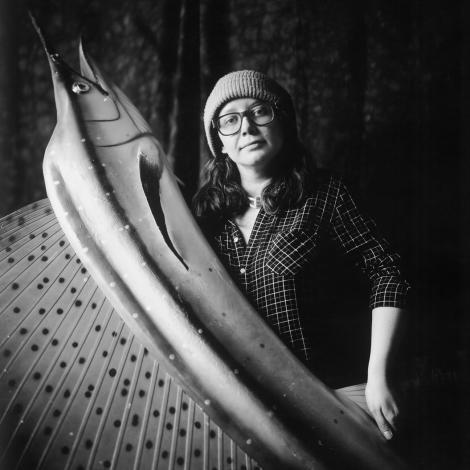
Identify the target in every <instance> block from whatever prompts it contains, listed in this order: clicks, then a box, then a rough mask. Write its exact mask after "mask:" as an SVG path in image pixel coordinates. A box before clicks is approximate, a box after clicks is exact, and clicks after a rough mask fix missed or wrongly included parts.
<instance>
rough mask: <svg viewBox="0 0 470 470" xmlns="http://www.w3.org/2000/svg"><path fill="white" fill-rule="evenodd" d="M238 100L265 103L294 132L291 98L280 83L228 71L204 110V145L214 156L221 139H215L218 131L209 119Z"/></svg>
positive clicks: (251, 73) (245, 72)
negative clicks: (269, 105)
mask: <svg viewBox="0 0 470 470" xmlns="http://www.w3.org/2000/svg"><path fill="white" fill-rule="evenodd" d="M238 98H254V99H259V100H263V101H267V102H268V103H270V104H271V105H273V106H274V107H275V108H277V109H278V110H280V111H281V112H282V113H283V114H284V115H285V117H286V118H287V121H288V122H289V123H290V124H291V125H292V126H293V129H295V130H296V129H297V124H296V119H295V111H294V106H293V104H292V99H291V97H290V95H289V93H288V92H287V91H286V90H285V89H284V88H283V87H282V86H281V85H279V83H277V82H276V81H274V80H273V79H272V78H269V77H268V76H266V75H265V74H263V73H261V72H256V71H254V70H238V71H236V72H231V73H229V74H227V75H224V76H223V77H222V78H220V79H219V81H218V82H217V83H216V84H215V86H214V88H213V90H212V92H211V94H210V95H209V97H208V98H207V101H206V106H205V108H204V129H205V131H206V137H207V143H208V145H209V148H210V150H211V152H212V154H213V155H214V156H217V152H218V151H220V139H219V137H218V136H217V129H215V128H214V127H213V126H212V120H213V119H214V118H215V117H216V116H217V114H218V113H219V111H220V109H221V108H222V107H223V106H224V105H225V104H226V103H228V102H229V101H232V100H235V99H238Z"/></svg>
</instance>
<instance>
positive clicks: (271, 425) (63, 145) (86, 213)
mask: <svg viewBox="0 0 470 470" xmlns="http://www.w3.org/2000/svg"><path fill="white" fill-rule="evenodd" d="M43 44H44V46H45V49H46V53H47V56H48V60H49V63H50V67H51V72H52V79H53V85H54V94H55V102H56V107H57V125H56V127H55V130H54V132H53V135H52V137H51V139H50V142H49V144H48V146H47V149H46V151H45V157H44V163H43V169H44V176H45V181H46V188H47V194H48V197H49V199H50V201H51V204H52V207H53V209H54V211H55V213H56V216H57V218H58V220H59V222H60V224H61V226H62V228H63V230H64V232H65V234H66V235H67V237H68V239H69V241H70V243H71V245H72V247H73V248H74V250H75V251H76V253H77V255H78V256H79V257H80V259H81V260H82V262H83V263H84V264H85V266H86V267H87V268H88V270H89V272H90V273H91V275H92V276H93V278H94V279H95V281H96V282H97V283H98V285H99V286H100V288H101V289H102V290H103V292H104V293H105V295H106V296H107V297H108V299H109V300H110V302H111V303H112V304H113V306H114V308H115V309H116V311H117V312H118V313H119V315H121V317H122V318H123V319H124V321H125V322H126V323H127V324H128V325H129V327H130V328H131V329H132V331H133V332H134V334H135V335H136V336H137V337H138V338H139V339H140V340H141V341H142V343H143V344H144V345H145V346H146V347H147V348H149V350H151V351H152V353H153V354H154V355H155V356H156V357H157V358H158V359H159V360H160V361H161V362H162V363H163V364H164V365H165V366H166V367H167V368H168V370H169V371H170V372H171V373H172V374H173V375H174V377H175V378H176V379H177V380H178V381H179V382H180V383H181V384H182V385H183V386H184V387H185V388H186V389H187V390H188V391H189V393H190V394H191V395H192V396H193V398H194V399H195V400H196V401H197V402H198V403H199V404H200V406H201V407H202V408H203V409H204V410H205V412H206V413H207V414H208V415H209V416H210V417H211V418H213V419H214V420H215V421H216V422H217V423H218V424H219V426H221V427H222V428H223V429H224V430H225V432H227V433H228V434H229V435H230V436H231V437H232V438H233V439H235V440H236V441H237V442H238V443H239V445H240V446H241V447H242V448H243V449H244V450H245V451H246V452H247V453H248V454H249V455H251V456H252V457H253V458H255V459H256V460H257V461H258V462H259V463H260V464H261V465H262V466H263V468H265V469H279V468H283V469H299V470H300V469H320V470H321V469H325V468H330V466H331V465H333V464H334V465H339V462H340V465H341V467H340V468H345V469H346V468H354V469H358V468H364V469H377V468H381V469H383V470H392V469H404V468H407V467H406V466H405V464H404V463H403V462H402V461H401V459H400V458H399V457H397V456H396V455H395V454H394V453H393V452H392V450H391V449H390V447H389V446H388V445H387V443H386V441H385V439H384V438H383V437H382V436H381V434H380V432H379V431H378V429H377V428H376V426H375V425H374V424H373V422H372V420H371V419H370V417H369V416H368V415H367V414H366V413H364V412H363V411H362V410H361V409H359V407H357V406H356V405H355V404H353V403H352V402H350V401H349V400H348V399H347V398H345V397H343V396H341V395H340V394H338V393H335V392H334V391H332V390H330V389H329V388H328V387H326V386H325V385H324V384H323V383H322V382H320V381H319V380H318V379H317V378H316V377H315V376H314V375H312V374H311V372H309V371H308V370H307V369H306V368H305V367H304V366H303V365H302V364H301V362H300V361H298V360H297V359H296V358H295V356H294V355H293V354H292V353H291V352H290V351H289V349H288V348H287V347H286V346H285V345H284V344H283V343H282V342H281V341H280V339H279V338H278V337H277V336H276V334H275V333H274V332H273V331H272V330H271V329H270V327H269V326H268V325H267V324H266V323H265V321H264V320H263V319H262V318H261V317H260V316H259V315H258V313H257V312H256V311H255V310H254V309H253V307H252V306H251V305H250V304H249V302H248V301H247V300H246V299H245V297H244V296H243V295H242V294H241V292H240V291H239V290H238V288H237V287H236V285H235V284H234V282H233V281H232V280H231V278H230V276H229V274H228V273H227V272H226V270H225V268H224V267H223V265H222V264H221V263H220V261H219V260H218V258H217V257H216V255H215V254H214V252H213V251H212V249H211V248H210V246H209V244H208V243H207V241H206V240H205V239H204V236H203V235H202V233H201V231H200V229H199V227H198V225H197V223H196V222H195V221H194V219H193V217H192V215H191V212H190V210H189V209H188V207H187V206H186V204H185V202H184V199H183V197H182V195H181V193H180V191H179V188H178V184H177V182H176V179H175V177H174V175H173V174H172V171H171V170H170V168H169V166H168V164H167V162H166V159H165V156H164V152H163V151H162V148H161V146H160V144H159V143H158V141H157V140H156V139H155V137H154V136H153V135H152V132H151V130H150V128H149V126H148V124H147V123H146V122H145V120H144V119H143V118H142V116H141V115H140V114H139V112H138V111H137V110H136V108H135V107H134V106H133V105H132V104H131V103H130V101H129V100H128V99H127V98H126V97H125V95H124V94H123V93H122V92H121V91H120V90H119V89H118V88H117V87H115V86H114V85H112V84H110V83H109V82H107V81H106V80H105V79H104V78H103V76H102V74H101V73H100V72H99V70H98V68H97V67H96V65H95V64H94V63H93V62H92V61H91V60H90V59H89V58H87V57H86V56H85V54H84V52H83V49H82V46H80V54H79V56H80V64H81V73H78V72H75V71H73V70H72V69H71V68H70V67H69V66H68V65H67V64H66V63H65V62H64V61H63V60H62V59H61V57H60V56H59V55H58V54H56V53H55V52H54V51H53V50H51V49H50V47H49V46H48V45H47V44H46V42H45V41H44V39H43ZM335 468H336V467H335Z"/></svg>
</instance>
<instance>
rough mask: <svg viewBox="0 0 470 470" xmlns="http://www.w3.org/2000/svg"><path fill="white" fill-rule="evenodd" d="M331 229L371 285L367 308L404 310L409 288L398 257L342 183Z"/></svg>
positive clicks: (340, 183) (335, 238) (333, 235)
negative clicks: (396, 308)
mask: <svg viewBox="0 0 470 470" xmlns="http://www.w3.org/2000/svg"><path fill="white" fill-rule="evenodd" d="M331 229H332V237H333V239H334V240H335V241H337V243H338V244H339V245H340V247H341V249H342V250H343V251H344V252H345V253H346V254H347V255H349V256H351V257H352V258H353V259H354V261H355V263H356V265H357V266H358V267H359V268H360V269H361V270H362V271H363V272H364V273H365V274H366V275H367V276H368V278H369V279H370V281H371V295H370V302H369V306H370V308H375V307H399V308H405V307H406V298H407V293H408V290H409V287H410V286H409V284H408V282H407V281H406V280H405V279H404V278H403V276H402V273H401V271H400V256H399V255H398V254H397V253H395V252H394V251H393V250H391V248H390V245H389V243H388V242H387V241H386V240H385V239H384V238H383V237H381V236H380V235H379V234H378V231H377V228H376V225H375V222H374V221H373V220H372V219H370V218H368V217H366V216H364V215H363V214H361V212H360V211H359V209H358V208H357V206H356V204H355V202H354V200H353V198H352V197H351V195H350V193H349V191H348V189H347V188H346V186H345V185H344V184H343V183H342V182H339V188H338V193H337V199H336V204H335V208H334V213H333V217H332V224H331Z"/></svg>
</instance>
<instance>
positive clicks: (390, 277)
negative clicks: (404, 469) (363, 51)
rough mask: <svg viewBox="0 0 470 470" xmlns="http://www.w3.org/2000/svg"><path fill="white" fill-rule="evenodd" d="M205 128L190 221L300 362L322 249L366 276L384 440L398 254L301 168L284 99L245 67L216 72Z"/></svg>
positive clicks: (372, 393)
mask: <svg viewBox="0 0 470 470" xmlns="http://www.w3.org/2000/svg"><path fill="white" fill-rule="evenodd" d="M204 126H205V132H206V137H207V141H208V145H209V148H210V150H211V152H212V156H213V158H212V159H211V160H210V161H209V162H208V164H207V166H206V182H205V183H204V184H203V186H202V187H201V188H200V190H199V191H198V193H197V194H196V196H195V198H194V208H195V213H196V216H197V217H198V219H199V220H200V222H201V226H202V227H203V229H204V230H205V232H206V234H207V235H208V237H209V240H211V241H212V242H213V244H214V248H215V250H216V252H217V253H218V254H219V255H220V257H221V259H222V261H223V262H224V263H225V264H226V266H227V268H228V269H229V271H230V272H231V273H232V275H233V277H234V279H235V280H236V281H237V282H238V284H239V285H240V287H241V288H242V289H243V290H244V292H245V293H246V295H247V297H248V298H249V299H250V301H251V302H252V303H253V304H254V306H255V307H256V309H257V310H258V312H259V313H260V314H261V315H263V316H264V317H265V318H266V320H267V321H268V323H269V324H271V325H272V327H273V329H274V330H275V331H276V332H277V333H278V335H279V336H280V337H281V339H282V340H283V341H284V342H285V343H286V344H287V345H288V346H289V347H290V348H291V349H292V351H293V352H294V353H295V354H297V355H298V356H299V357H300V358H301V359H302V360H303V361H304V362H306V363H307V364H308V362H309V360H310V354H309V353H310V349H311V347H310V344H309V340H308V337H306V334H305V331H304V319H305V317H306V316H307V315H308V314H309V312H310V311H311V310H310V308H309V307H310V306H311V305H312V300H313V299H312V295H311V291H312V289H311V285H309V279H310V278H311V275H310V274H311V272H312V269H314V266H313V263H312V260H313V258H314V256H315V253H316V252H317V250H319V249H321V248H322V242H323V241H324V240H325V239H326V238H330V239H332V240H334V241H335V242H336V243H337V244H338V245H339V246H340V247H341V249H342V250H343V251H344V252H345V253H346V254H348V255H349V256H352V257H354V259H355V260H356V263H357V264H358V265H359V266H360V267H361V269H362V270H363V271H364V272H365V273H366V274H367V275H368V277H369V278H370V280H371V283H372V288H371V301H370V305H371V308H372V337H371V351H370V360H369V366H368V380H367V386H366V400H367V404H368V407H369V409H370V411H371V413H372V415H373V416H374V418H375V420H376V422H377V425H378V426H379V428H380V430H381V431H382V433H383V435H384V436H385V437H386V438H387V439H391V438H392V436H393V433H394V432H395V430H396V419H397V416H398V406H397V402H396V399H395V397H394V394H393V391H392V390H391V388H390V385H389V380H388V373H389V368H390V357H391V352H392V349H393V345H394V343H395V340H396V336H397V331H398V326H399V323H400V319H401V317H402V313H403V307H404V304H405V297H406V292H407V290H408V285H407V283H406V281H404V280H403V279H402V277H401V274H400V271H399V269H398V266H397V264H398V256H397V255H396V254H395V253H392V252H390V251H389V250H388V247H387V243H386V242H385V241H384V240H383V239H381V238H380V237H378V235H377V234H376V233H375V230H374V224H373V223H372V221H371V220H369V219H367V218H365V217H364V216H363V215H362V214H361V213H360V212H359V211H358V209H357V207H356V205H355V203H354V201H353V200H352V198H351V196H350V194H349V192H348V190H347V188H346V187H345V186H344V184H343V183H342V181H341V180H340V179H338V178H336V177H334V176H332V175H330V174H326V173H324V172H318V171H317V172H315V171H313V170H312V169H311V168H309V161H308V158H307V155H306V152H305V150H304V148H303V146H302V145H301V143H300V141H299V138H298V136H297V126H296V117H295V111H294V107H293V104H292V100H291V98H290V96H289V94H288V93H287V91H286V90H285V89H283V88H282V87H281V86H280V85H279V84H278V83H277V82H275V81H274V80H272V79H270V78H269V77H267V76H266V75H264V74H262V73H259V72H256V71H250V70H244V71H237V72H232V73H230V74H228V75H225V76H224V77H222V78H221V79H220V80H219V81H218V82H217V83H216V85H215V87H214V89H213V90H212V92H211V94H210V95H209V97H208V99H207V102H206V106H205V111H204Z"/></svg>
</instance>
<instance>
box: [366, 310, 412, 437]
mask: <svg viewBox="0 0 470 470" xmlns="http://www.w3.org/2000/svg"><path fill="white" fill-rule="evenodd" d="M402 315H403V311H402V310H401V309H399V308H394V307H376V308H374V309H373V310H372V336H371V346H370V359H369V367H368V372H367V377H368V378H367V386H366V392H365V393H366V401H367V406H368V407H369V410H370V412H371V413H372V416H373V417H374V419H375V421H376V422H377V426H378V427H379V429H380V431H381V432H382V434H383V435H384V437H385V438H386V439H391V438H392V437H393V434H394V433H395V432H396V421H397V417H398V406H397V403H396V400H395V397H394V395H393V392H392V391H391V390H390V386H389V384H388V380H387V377H388V375H389V374H388V372H389V368H390V367H389V366H390V362H391V356H392V352H393V351H392V350H393V349H394V346H395V345H396V344H395V343H396V342H397V333H398V330H399V328H398V327H399V324H400V321H401V317H402Z"/></svg>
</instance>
